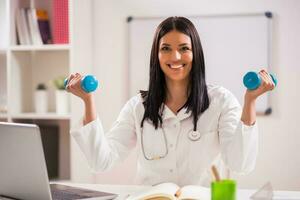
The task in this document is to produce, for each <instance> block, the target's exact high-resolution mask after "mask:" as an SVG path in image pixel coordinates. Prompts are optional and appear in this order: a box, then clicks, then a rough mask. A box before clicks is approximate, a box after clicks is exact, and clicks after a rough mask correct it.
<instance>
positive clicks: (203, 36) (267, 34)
mask: <svg viewBox="0 0 300 200" xmlns="http://www.w3.org/2000/svg"><path fill="white" fill-rule="evenodd" d="M188 18H189V19H190V20H191V21H192V22H193V23H194V25H195V27H196V28H197V30H198V33H199V35H200V40H201V43H202V48H203V52H204V59H205V70H206V82H207V84H214V85H221V86H223V87H225V88H227V89H228V90H230V91H231V92H232V93H233V94H234V95H235V96H236V97H237V99H238V100H239V102H240V103H241V104H243V101H244V94H245V91H246V89H245V87H244V85H243V76H244V75H245V74H246V73H247V72H248V71H257V72H258V71H259V70H260V69H262V68H264V69H267V70H268V71H269V72H270V71H271V66H270V55H271V52H270V51H271V19H272V14H271V13H270V12H266V13H258V14H241V15H213V16H191V17H188ZM164 19H165V18H164V17H155V18H147V17H145V18H143V17H139V18H134V17H129V18H128V26H129V27H128V28H129V40H128V43H129V45H128V47H129V49H128V54H129V55H128V56H129V58H128V59H129V69H128V72H129V79H128V82H129V83H128V88H129V95H130V96H134V95H136V94H137V93H138V91H139V90H141V89H142V90H147V89H148V81H149V65H150V52H151V45H152V40H153V37H154V33H155V29H156V27H157V26H158V24H159V23H160V22H162V21H163V20H164ZM269 102H270V101H269V94H264V95H262V96H260V97H259V98H258V100H257V103H256V107H257V112H258V113H268V112H270V110H271V108H270V105H269Z"/></svg>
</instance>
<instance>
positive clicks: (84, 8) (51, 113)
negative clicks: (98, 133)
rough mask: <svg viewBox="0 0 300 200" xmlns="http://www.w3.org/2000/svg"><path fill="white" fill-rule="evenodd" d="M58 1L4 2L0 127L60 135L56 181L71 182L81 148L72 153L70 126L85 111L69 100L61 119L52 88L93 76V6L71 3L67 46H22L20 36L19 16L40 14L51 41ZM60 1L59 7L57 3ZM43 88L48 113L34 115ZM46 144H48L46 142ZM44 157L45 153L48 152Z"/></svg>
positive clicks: (0, 41)
mask: <svg viewBox="0 0 300 200" xmlns="http://www.w3.org/2000/svg"><path fill="white" fill-rule="evenodd" d="M54 1H55V0H43V1H40V0H2V1H0V28H1V31H0V121H5V122H18V123H35V124H37V125H39V126H40V127H41V132H42V133H41V134H42V135H43V134H44V133H43V132H45V133H46V134H45V135H48V136H49V134H51V131H52V132H53V131H54V132H56V133H54V132H53V133H52V134H53V135H55V134H58V136H57V137H58V139H57V140H58V144H56V145H54V144H53V145H52V146H57V151H58V158H57V162H56V165H57V166H56V168H57V173H56V175H55V174H54V176H53V177H52V178H53V179H55V180H69V179H72V174H71V172H72V169H71V163H72V162H75V163H76V162H77V163H78V162H79V161H76V159H77V158H76V156H72V151H76V148H77V147H72V142H71V138H70V135H69V129H70V127H71V125H72V124H74V123H76V122H78V120H79V116H81V110H80V109H79V108H78V107H80V105H79V104H80V102H79V101H78V100H74V97H72V96H69V100H68V102H69V105H68V107H69V109H68V112H67V113H62V114H60V113H57V112H56V107H55V104H56V103H57V102H56V100H55V94H56V88H55V87H54V85H53V84H52V82H53V80H54V79H55V78H57V77H60V76H67V75H69V74H70V73H73V72H81V73H88V72H90V68H91V66H92V65H91V64H92V61H91V60H92V42H91V40H90V39H86V37H87V36H88V37H89V38H91V37H90V36H91V35H92V34H91V31H92V25H91V21H92V20H91V10H92V5H91V4H92V3H91V2H89V1H88V2H85V1H78V0H67V2H68V8H67V9H68V15H67V17H68V24H67V26H68V30H69V32H68V38H69V42H68V43H63V44H42V45H36V44H28V45H20V42H18V41H19V40H18V38H17V33H16V10H17V9H20V8H37V9H39V8H41V9H44V10H46V11H47V13H48V16H49V22H50V29H51V33H52V36H53V32H52V30H53V26H54V25H53V21H54V19H53V12H54V11H53V2H54ZM56 1H57V2H58V0H56ZM78 16H85V17H78ZM73 24H76V26H74V25H73ZM74 38H75V39H76V40H74ZM73 41H74V42H73ZM82 44H83V45H82ZM85 53H86V54H85ZM39 83H44V84H46V85H47V95H48V96H47V97H48V98H47V99H48V100H47V101H48V105H47V112H45V113H37V112H36V111H35V98H34V96H35V91H36V88H37V85H38V84H39ZM52 138H54V137H52ZM49 141H50V139H49ZM53 141H55V140H53ZM43 142H47V139H45V140H44V141H43ZM43 144H44V143H43ZM45 146H50V147H51V145H50V144H46V145H44V148H45ZM74 148H75V150H74ZM44 151H46V150H45V149H44ZM46 156H47V155H46ZM46 160H47V158H46ZM47 166H48V163H47ZM50 167H51V168H53V166H48V168H50Z"/></svg>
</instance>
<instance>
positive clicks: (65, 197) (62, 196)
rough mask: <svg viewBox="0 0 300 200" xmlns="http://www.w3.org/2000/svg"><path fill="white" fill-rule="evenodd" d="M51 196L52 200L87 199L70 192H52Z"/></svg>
mask: <svg viewBox="0 0 300 200" xmlns="http://www.w3.org/2000/svg"><path fill="white" fill-rule="evenodd" d="M51 194H52V199H53V200H74V199H84V198H88V196H84V195H80V194H74V193H72V192H68V191H63V190H52V191H51Z"/></svg>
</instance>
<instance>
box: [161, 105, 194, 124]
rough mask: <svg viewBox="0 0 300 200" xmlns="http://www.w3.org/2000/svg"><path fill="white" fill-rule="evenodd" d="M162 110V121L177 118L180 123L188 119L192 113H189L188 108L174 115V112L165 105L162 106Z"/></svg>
mask: <svg viewBox="0 0 300 200" xmlns="http://www.w3.org/2000/svg"><path fill="white" fill-rule="evenodd" d="M161 109H163V113H162V120H163V121H164V120H167V119H171V118H176V119H177V120H178V121H181V120H183V119H186V118H188V117H189V116H190V115H191V114H192V111H189V112H187V108H182V109H181V110H180V111H179V112H178V113H177V115H175V114H174V113H173V111H172V110H171V109H170V108H169V107H168V106H167V105H165V104H162V106H161Z"/></svg>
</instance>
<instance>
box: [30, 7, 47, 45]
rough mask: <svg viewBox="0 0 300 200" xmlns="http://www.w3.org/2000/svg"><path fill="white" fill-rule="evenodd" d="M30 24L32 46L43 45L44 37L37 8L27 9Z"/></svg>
mask: <svg viewBox="0 0 300 200" xmlns="http://www.w3.org/2000/svg"><path fill="white" fill-rule="evenodd" d="M26 14H27V19H28V24H29V32H30V37H31V41H32V44H34V45H42V44H43V41H42V37H41V34H40V30H39V26H38V19H37V14H36V9H35V8H27V9H26Z"/></svg>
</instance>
